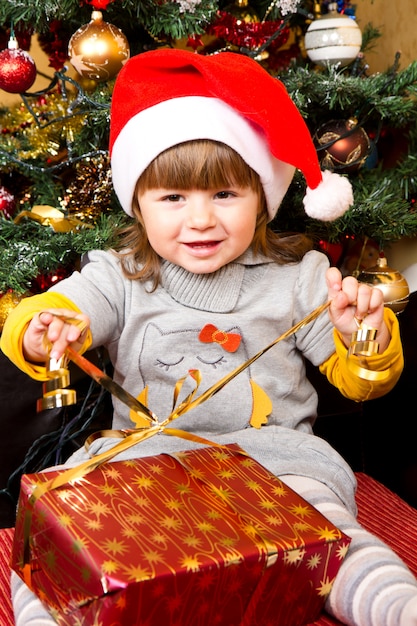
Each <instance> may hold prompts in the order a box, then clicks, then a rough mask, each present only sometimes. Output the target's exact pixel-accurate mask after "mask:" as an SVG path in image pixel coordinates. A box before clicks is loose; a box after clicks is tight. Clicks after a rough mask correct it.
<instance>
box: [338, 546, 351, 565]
mask: <svg viewBox="0 0 417 626" xmlns="http://www.w3.org/2000/svg"><path fill="white" fill-rule="evenodd" d="M348 550H349V543H342V545H341V546H339V547H338V549H337V550H336V555H337V558H338V559H340V560H341V561H343V559H344V558H345V556H346V554H347V551H348Z"/></svg>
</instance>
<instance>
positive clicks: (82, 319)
mask: <svg viewBox="0 0 417 626" xmlns="http://www.w3.org/2000/svg"><path fill="white" fill-rule="evenodd" d="M65 318H70V320H72V321H65ZM75 320H77V323H74V321H75ZM78 320H79V321H78ZM89 327H90V320H89V318H88V317H87V315H84V314H82V313H76V312H75V311H71V310H69V309H48V310H46V311H42V312H41V313H37V314H36V315H35V316H34V317H33V318H32V320H31V321H30V323H29V326H28V327H27V329H26V332H25V334H24V337H23V353H24V356H25V359H27V360H28V361H32V362H34V363H40V362H45V361H46V360H47V359H48V357H50V358H54V359H56V360H58V359H60V358H61V357H62V355H63V354H64V352H65V350H66V348H67V346H69V345H70V344H71V346H72V347H73V348H74V350H79V349H80V348H81V346H82V345H83V343H84V340H85V334H86V332H87V330H88V328H89ZM48 348H49V349H50V351H48Z"/></svg>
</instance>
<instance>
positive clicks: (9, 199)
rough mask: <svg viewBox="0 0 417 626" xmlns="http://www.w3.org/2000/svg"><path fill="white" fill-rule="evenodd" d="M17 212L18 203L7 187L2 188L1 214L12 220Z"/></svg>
mask: <svg viewBox="0 0 417 626" xmlns="http://www.w3.org/2000/svg"><path fill="white" fill-rule="evenodd" d="M15 212H16V202H15V199H14V196H13V195H12V194H11V193H10V192H9V191H7V189H6V187H0V214H2V215H3V216H4V217H5V218H6V219H8V220H10V219H12V217H13V215H14V214H15Z"/></svg>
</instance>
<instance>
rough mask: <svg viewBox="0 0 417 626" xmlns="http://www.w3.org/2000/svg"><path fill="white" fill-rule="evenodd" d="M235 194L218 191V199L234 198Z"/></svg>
mask: <svg viewBox="0 0 417 626" xmlns="http://www.w3.org/2000/svg"><path fill="white" fill-rule="evenodd" d="M234 196H235V194H234V193H233V192H232V191H218V192H217V193H216V198H220V199H223V200H226V199H227V198H233V197H234Z"/></svg>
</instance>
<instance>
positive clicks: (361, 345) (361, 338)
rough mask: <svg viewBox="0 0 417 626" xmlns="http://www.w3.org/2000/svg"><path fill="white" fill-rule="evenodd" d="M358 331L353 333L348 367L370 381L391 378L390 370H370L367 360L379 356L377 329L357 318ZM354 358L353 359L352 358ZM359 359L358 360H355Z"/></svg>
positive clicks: (348, 354)
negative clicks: (369, 357)
mask: <svg viewBox="0 0 417 626" xmlns="http://www.w3.org/2000/svg"><path fill="white" fill-rule="evenodd" d="M355 322H356V325H357V326H358V330H357V331H355V332H354V333H352V339H351V344H350V346H349V350H348V353H347V360H348V367H349V369H350V371H351V372H352V373H353V374H356V376H359V378H364V379H365V380H369V381H377V380H378V381H383V380H386V379H388V378H389V375H390V369H389V368H388V369H387V370H379V371H375V370H370V369H369V368H368V367H367V363H366V358H365V357H368V356H372V355H374V354H378V351H379V344H378V342H377V341H376V334H377V330H376V328H372V327H371V326H368V325H367V324H364V323H363V322H362V321H361V320H357V319H356V317H355ZM352 357H353V358H352ZM355 357H358V358H355Z"/></svg>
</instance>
